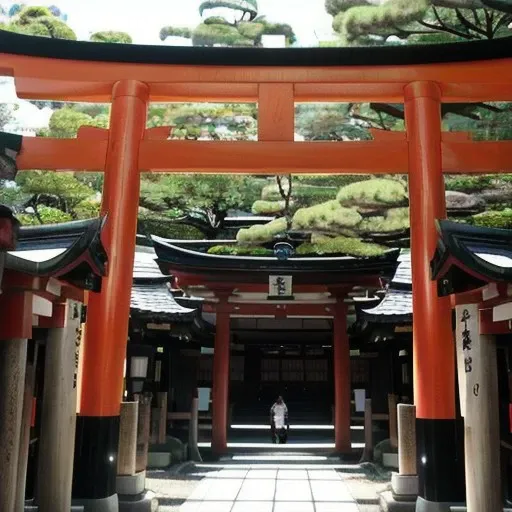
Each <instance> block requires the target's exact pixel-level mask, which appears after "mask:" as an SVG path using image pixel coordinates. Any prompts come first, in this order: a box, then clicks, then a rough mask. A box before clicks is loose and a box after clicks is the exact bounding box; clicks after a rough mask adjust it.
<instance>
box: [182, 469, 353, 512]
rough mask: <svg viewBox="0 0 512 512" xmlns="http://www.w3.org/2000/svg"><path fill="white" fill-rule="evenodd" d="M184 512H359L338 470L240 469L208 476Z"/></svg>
mask: <svg viewBox="0 0 512 512" xmlns="http://www.w3.org/2000/svg"><path fill="white" fill-rule="evenodd" d="M179 510H180V512H358V511H359V509H358V506H357V504H356V502H355V500H354V498H353V497H352V495H351V494H350V492H349V490H348V487H347V485H346V484H345V483H344V482H343V478H342V475H341V474H340V473H338V472H336V471H335V470H334V469H316V468H312V469H293V468H286V469H281V468H279V469H266V468H262V467H259V466H253V467H250V468H247V469H240V468H237V467H236V466H234V467H227V468H222V469H219V470H218V471H212V472H209V473H207V475H206V476H205V478H204V479H203V480H201V482H200V483H199V484H198V485H197V487H196V488H195V489H194V491H193V492H192V494H191V495H190V496H189V498H188V499H187V500H186V502H185V503H184V504H183V505H181V507H180V508H179Z"/></svg>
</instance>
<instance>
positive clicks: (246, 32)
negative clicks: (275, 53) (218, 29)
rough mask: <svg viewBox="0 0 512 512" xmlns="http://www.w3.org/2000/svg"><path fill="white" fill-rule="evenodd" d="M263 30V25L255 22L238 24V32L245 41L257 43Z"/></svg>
mask: <svg viewBox="0 0 512 512" xmlns="http://www.w3.org/2000/svg"><path fill="white" fill-rule="evenodd" d="M264 30H265V25H263V24H262V23H256V22H242V23H239V24H238V31H239V32H240V34H241V35H242V36H243V37H245V38H246V39H251V40H252V41H259V40H260V39H261V36H262V34H263V31H264Z"/></svg>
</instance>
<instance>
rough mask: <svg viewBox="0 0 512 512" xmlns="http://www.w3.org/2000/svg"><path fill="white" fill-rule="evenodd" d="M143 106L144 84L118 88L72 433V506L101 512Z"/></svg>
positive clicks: (112, 466) (113, 436)
mask: <svg viewBox="0 0 512 512" xmlns="http://www.w3.org/2000/svg"><path fill="white" fill-rule="evenodd" d="M148 102H149V88H148V86H147V85H146V84H144V83H141V82H138V81H135V80H125V81H121V82H117V83H116V84H115V86H114V89H113V92H112V111H111V118H110V119H111V122H110V130H109V142H108V150H107V157H106V162H105V183H104V187H103V200H102V213H103V214H106V215H107V220H106V225H105V228H104V230H103V242H104V245H105V248H106V250H107V253H108V258H109V261H108V277H106V278H104V279H103V282H102V289H101V293H98V294H96V293H91V294H90V295H89V302H88V311H87V328H86V334H85V339H84V359H83V367H82V383H81V386H82V387H81V403H80V414H79V416H78V418H77V426H76V445H75V470H74V475H73V498H74V499H75V500H78V501H83V502H86V503H88V504H90V503H91V502H94V501H96V500H97V501H98V502H100V501H101V506H102V507H109V506H112V510H117V496H116V489H115V485H116V468H117V460H116V459H117V449H118V437H119V414H120V404H121V399H122V391H123V370H124V361H125V357H126V344H127V338H128V319H129V314H130V294H131V275H132V271H133V259H134V254H135V238H136V232H137V212H138V204H139V192H140V175H139V165H138V159H139V148H140V142H141V140H142V138H143V136H144V131H145V128H146V116H147V106H148ZM91 510H94V507H92V508H91ZM101 510H107V508H101ZM109 510H110V509H109Z"/></svg>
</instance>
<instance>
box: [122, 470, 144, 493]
mask: <svg viewBox="0 0 512 512" xmlns="http://www.w3.org/2000/svg"><path fill="white" fill-rule="evenodd" d="M145 488H146V472H145V471H140V472H139V473H135V475H129V476H126V475H118V476H117V478H116V491H117V494H119V495H120V496H121V495H128V496H135V495H137V494H142V493H143V492H144V489H145Z"/></svg>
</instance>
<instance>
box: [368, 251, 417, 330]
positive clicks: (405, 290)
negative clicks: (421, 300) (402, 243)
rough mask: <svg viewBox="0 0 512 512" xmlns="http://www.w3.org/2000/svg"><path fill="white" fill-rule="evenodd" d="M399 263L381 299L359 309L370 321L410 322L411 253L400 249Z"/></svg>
mask: <svg viewBox="0 0 512 512" xmlns="http://www.w3.org/2000/svg"><path fill="white" fill-rule="evenodd" d="M398 260H399V265H398V268H397V270H396V273H395V275H394V277H393V279H392V280H391V283H390V285H389V288H388V290H387V292H386V294H385V296H384V298H383V299H382V301H381V302H380V303H379V304H378V305H377V306H375V307H373V308H370V309H361V310H360V314H361V317H362V318H363V319H364V320H366V321H367V322H372V323H395V324H406V323H407V324H408V323H411V322H412V275H411V253H410V252H409V251H402V253H401V254H400V257H399V258H398Z"/></svg>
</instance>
